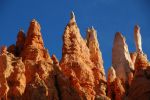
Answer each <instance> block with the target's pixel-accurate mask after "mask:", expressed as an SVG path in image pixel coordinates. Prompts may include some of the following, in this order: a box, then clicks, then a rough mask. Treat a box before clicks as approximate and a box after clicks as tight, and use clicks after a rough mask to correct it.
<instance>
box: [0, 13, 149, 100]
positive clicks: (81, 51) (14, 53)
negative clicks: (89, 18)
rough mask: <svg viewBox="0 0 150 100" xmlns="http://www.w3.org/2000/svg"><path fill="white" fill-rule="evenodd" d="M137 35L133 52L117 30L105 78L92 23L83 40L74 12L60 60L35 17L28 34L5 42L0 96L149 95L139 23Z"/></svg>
mask: <svg viewBox="0 0 150 100" xmlns="http://www.w3.org/2000/svg"><path fill="white" fill-rule="evenodd" d="M134 40H135V45H136V51H135V52H133V53H129V50H128V46H127V44H126V41H125V37H123V36H122V34H121V33H119V32H117V33H116V35H115V39H114V44H113V49H112V67H110V69H109V70H108V78H107V80H106V76H105V71H104V66H103V59H102V53H101V51H100V48H99V43H98V39H97V32H96V30H95V29H94V28H93V27H91V28H88V30H87V35H86V39H83V38H82V36H81V34H80V30H79V28H78V26H77V23H76V20H75V15H74V13H73V12H72V13H71V18H70V21H69V23H68V24H67V26H66V28H65V31H64V34H63V48H62V58H61V60H60V62H59V60H58V59H57V58H56V56H55V55H52V57H50V54H49V53H48V50H47V49H46V48H45V46H44V42H43V39H42V33H41V27H40V24H39V23H38V22H37V21H36V20H35V19H33V20H32V21H31V23H30V26H29V29H28V31H27V34H25V33H24V32H23V30H22V29H21V30H19V32H18V35H17V41H16V43H15V44H12V45H10V46H9V47H8V48H7V47H6V46H2V47H1V51H0V100H110V99H111V100H141V99H143V100H150V85H149V84H150V62H149V61H148V58H147V55H146V54H144V53H143V51H142V39H141V34H140V28H139V26H137V25H136V26H135V28H134Z"/></svg>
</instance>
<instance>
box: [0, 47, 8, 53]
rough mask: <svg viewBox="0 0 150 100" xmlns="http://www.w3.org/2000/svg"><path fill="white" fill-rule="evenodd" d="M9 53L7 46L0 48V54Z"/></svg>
mask: <svg viewBox="0 0 150 100" xmlns="http://www.w3.org/2000/svg"><path fill="white" fill-rule="evenodd" d="M3 53H7V46H5V45H3V46H1V47H0V54H3Z"/></svg>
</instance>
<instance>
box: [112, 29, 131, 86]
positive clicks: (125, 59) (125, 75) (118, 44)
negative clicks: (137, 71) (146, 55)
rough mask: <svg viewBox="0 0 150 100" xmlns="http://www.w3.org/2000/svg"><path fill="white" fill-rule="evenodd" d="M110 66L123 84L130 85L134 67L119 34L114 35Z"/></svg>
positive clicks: (122, 38)
mask: <svg viewBox="0 0 150 100" xmlns="http://www.w3.org/2000/svg"><path fill="white" fill-rule="evenodd" d="M112 66H113V67H114V69H115V71H116V76H117V77H118V78H120V79H121V80H123V81H124V83H127V84H130V81H131V79H130V76H131V74H132V71H133V70H134V65H133V62H132V60H131V58H130V54H129V50H128V46H127V44H126V42H125V37H123V36H122V34H121V33H119V32H117V33H116V35H115V39H114V44H113V49H112Z"/></svg>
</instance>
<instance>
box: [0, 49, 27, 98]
mask: <svg viewBox="0 0 150 100" xmlns="http://www.w3.org/2000/svg"><path fill="white" fill-rule="evenodd" d="M25 87H26V77H25V65H24V63H23V62H22V59H21V58H19V57H15V56H14V55H13V54H11V53H9V52H7V48H6V47H3V48H2V50H1V54H0V98H3V99H7V98H8V99H19V98H21V96H22V95H23V93H24V91H25Z"/></svg>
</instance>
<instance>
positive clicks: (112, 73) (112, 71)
mask: <svg viewBox="0 0 150 100" xmlns="http://www.w3.org/2000/svg"><path fill="white" fill-rule="evenodd" d="M108 78H109V79H108V80H109V81H110V82H113V81H114V79H115V78H116V71H115V69H114V68H113V67H112V66H111V67H110V68H109V69H108Z"/></svg>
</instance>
